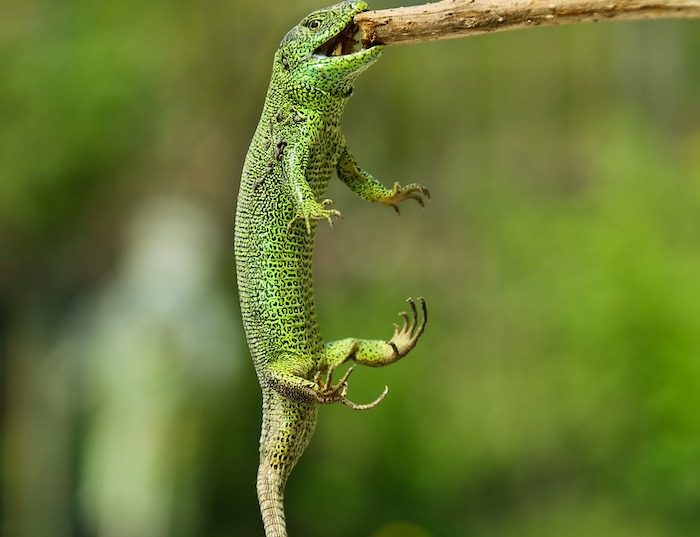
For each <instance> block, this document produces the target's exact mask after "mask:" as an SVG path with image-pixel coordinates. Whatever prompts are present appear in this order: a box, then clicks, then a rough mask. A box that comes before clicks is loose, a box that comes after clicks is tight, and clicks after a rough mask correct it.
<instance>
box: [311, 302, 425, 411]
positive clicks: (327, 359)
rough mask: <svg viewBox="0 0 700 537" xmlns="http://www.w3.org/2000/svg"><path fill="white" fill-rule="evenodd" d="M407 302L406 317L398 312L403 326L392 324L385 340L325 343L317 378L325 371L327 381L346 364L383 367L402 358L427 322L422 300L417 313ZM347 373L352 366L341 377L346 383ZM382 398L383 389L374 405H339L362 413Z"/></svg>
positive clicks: (346, 340) (403, 313)
mask: <svg viewBox="0 0 700 537" xmlns="http://www.w3.org/2000/svg"><path fill="white" fill-rule="evenodd" d="M407 302H408V304H409V306H410V308H411V313H410V314H408V313H406V312H403V311H402V312H401V313H399V315H400V316H401V318H402V319H403V324H402V326H398V325H396V324H395V325H394V333H393V335H392V336H391V339H389V340H388V341H385V340H381V339H357V338H346V339H340V340H337V341H331V342H329V343H326V345H325V353H324V361H323V363H322V365H321V367H320V368H319V372H318V373H317V374H316V377H317V379H318V377H319V376H320V375H321V372H325V373H326V375H327V377H326V378H327V379H330V378H331V376H332V374H333V371H334V370H335V369H336V368H337V367H339V366H341V365H342V364H344V363H346V362H348V361H353V362H355V363H356V364H361V365H365V366H369V367H383V366H385V365H389V364H393V363H394V362H396V361H398V360H400V359H401V358H403V357H404V356H406V355H407V354H408V353H409V352H410V351H411V349H413V347H415V346H416V343H418V340H419V339H420V337H421V335H423V332H424V331H425V325H426V324H427V322H428V309H427V307H426V305H425V300H423V299H422V298H419V299H418V305H419V306H420V313H419V312H418V308H417V307H416V302H415V301H414V300H413V299H411V298H409V299H408V300H407ZM353 367H354V366H353ZM351 371H352V367H351V368H350V369H348V371H347V372H346V373H345V376H344V377H343V379H344V380H345V381H347V377H348V375H349V374H350V372H351ZM385 395H386V389H385V391H384V393H383V394H382V395H380V397H379V398H378V399H377V400H376V401H375V402H374V403H370V404H369V405H356V404H355V403H352V402H351V401H348V400H347V399H346V398H344V400H342V401H341V402H342V403H343V404H345V405H347V406H350V407H352V408H355V409H357V410H364V409H366V408H372V407H374V406H376V405H377V404H378V403H379V402H381V400H382V399H383V398H384V396H385Z"/></svg>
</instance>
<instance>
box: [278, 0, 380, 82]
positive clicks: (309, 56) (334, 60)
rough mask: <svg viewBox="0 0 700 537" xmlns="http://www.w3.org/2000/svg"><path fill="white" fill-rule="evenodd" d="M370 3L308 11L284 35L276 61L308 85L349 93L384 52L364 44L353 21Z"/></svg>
mask: <svg viewBox="0 0 700 537" xmlns="http://www.w3.org/2000/svg"><path fill="white" fill-rule="evenodd" d="M367 7H368V6H367V4H366V3H365V2H364V1H357V0H351V1H347V2H341V3H339V4H336V5H334V6H331V7H328V8H325V9H320V10H318V11H314V12H313V13H311V14H309V15H307V16H306V17H304V18H303V19H302V20H301V22H299V24H297V25H296V26H295V27H294V28H292V29H291V30H290V31H289V33H287V35H286V36H285V37H284V39H282V43H281V44H280V48H279V50H278V51H277V54H276V57H275V61H276V62H279V63H280V64H281V65H282V67H283V69H285V70H286V71H288V72H289V73H290V74H291V75H292V76H293V77H294V78H295V79H296V80H297V81H299V82H300V83H302V84H304V85H305V86H310V87H313V88H316V89H319V90H322V91H324V92H328V93H333V94H340V95H346V94H349V93H350V92H352V83H353V82H354V80H355V79H356V78H357V76H358V75H359V74H360V73H362V71H364V70H365V69H367V67H369V66H370V65H372V64H373V63H374V62H375V61H376V60H377V59H378V58H379V56H380V54H381V47H379V46H374V47H369V48H364V47H363V45H362V43H361V42H360V39H359V29H358V28H357V26H356V25H355V24H354V22H353V17H354V16H355V15H357V14H358V13H361V12H363V11H366V10H367Z"/></svg>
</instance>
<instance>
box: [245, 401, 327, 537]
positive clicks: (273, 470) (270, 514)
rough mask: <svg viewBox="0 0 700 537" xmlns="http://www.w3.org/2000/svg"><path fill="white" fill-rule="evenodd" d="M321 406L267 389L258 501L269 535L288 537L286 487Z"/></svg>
mask: <svg viewBox="0 0 700 537" xmlns="http://www.w3.org/2000/svg"><path fill="white" fill-rule="evenodd" d="M317 413H318V407H317V406H316V405H314V404H308V403H299V402H297V401H293V400H291V399H287V397H285V396H284V395H282V394H279V393H277V392H275V391H273V390H263V424H262V431H261V434H260V466H259V467H258V483H257V485H258V502H259V503H260V512H261V514H262V519H263V526H265V537H287V530H286V527H285V522H284V506H283V503H282V502H283V499H284V486H285V485H286V483H287V478H288V477H289V473H290V472H291V471H292V468H294V465H295V464H296V463H297V461H298V460H299V458H300V457H301V454H302V453H303V452H304V448H306V445H307V444H308V443H309V440H310V439H311V435H312V434H313V432H314V426H315V425H316V415H317Z"/></svg>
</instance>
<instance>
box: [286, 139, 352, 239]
mask: <svg viewBox="0 0 700 537" xmlns="http://www.w3.org/2000/svg"><path fill="white" fill-rule="evenodd" d="M309 136H310V135H309ZM309 145H310V141H309V140H305V141H302V142H298V143H297V144H295V145H294V146H289V147H285V150H286V151H287V155H286V156H287V158H286V159H283V166H284V168H283V170H284V175H285V179H286V181H287V184H288V186H289V189H290V191H291V195H292V199H293V200H294V206H295V213H294V217H293V218H292V220H291V221H290V222H289V224H288V226H287V229H291V228H292V226H293V225H294V224H295V223H296V222H298V221H303V222H304V224H305V225H306V231H307V233H308V234H309V235H311V222H312V221H313V220H324V219H325V220H328V222H329V223H330V224H331V225H332V224H333V218H340V217H341V214H340V211H337V210H336V209H329V206H330V205H331V204H332V203H333V202H332V201H331V200H329V199H326V200H323V201H321V202H319V201H318V200H317V199H316V196H315V195H314V193H313V191H312V190H311V187H310V186H309V183H308V182H307V180H306V170H307V168H308V164H309Z"/></svg>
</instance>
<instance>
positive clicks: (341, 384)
mask: <svg viewBox="0 0 700 537" xmlns="http://www.w3.org/2000/svg"><path fill="white" fill-rule="evenodd" d="M354 368H355V366H354V365H353V366H350V367H349V368H348V370H347V371H346V372H345V374H344V375H343V376H342V377H341V379H340V380H339V381H338V382H337V383H336V384H333V380H332V379H333V372H334V371H335V367H329V368H328V370H327V371H326V378H325V379H323V380H322V379H321V371H318V372H317V373H316V375H315V376H314V382H315V383H316V385H317V386H318V388H319V396H320V398H321V399H322V401H321V402H323V403H338V402H339V403H342V404H344V405H345V406H347V407H350V408H352V409H353V410H369V409H370V408H374V407H375V406H377V405H378V404H379V403H381V402H382V401H383V400H384V398H385V397H386V394H387V393H389V387H388V386H384V390H383V391H382V393H381V394H379V397H377V398H376V399H375V400H374V401H372V402H371V403H367V404H364V405H362V404H358V403H355V402H353V401H350V400H349V399H348V398H347V397H346V396H345V394H346V393H347V391H348V378H349V377H350V374H351V373H352V371H353V369H354Z"/></svg>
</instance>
